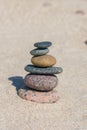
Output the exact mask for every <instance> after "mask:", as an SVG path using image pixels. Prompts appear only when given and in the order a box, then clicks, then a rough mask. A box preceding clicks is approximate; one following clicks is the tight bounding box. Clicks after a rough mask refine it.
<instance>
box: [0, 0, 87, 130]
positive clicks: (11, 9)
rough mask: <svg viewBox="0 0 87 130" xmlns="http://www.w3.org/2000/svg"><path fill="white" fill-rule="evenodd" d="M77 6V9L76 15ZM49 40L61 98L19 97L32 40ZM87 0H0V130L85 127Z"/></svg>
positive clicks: (86, 127) (62, 129) (49, 129)
mask: <svg viewBox="0 0 87 130" xmlns="http://www.w3.org/2000/svg"><path fill="white" fill-rule="evenodd" d="M78 10H81V11H83V12H81V11H80V13H76V11H77V12H78ZM43 40H49V41H52V42H53V46H52V47H50V54H51V55H53V56H55V57H56V59H57V64H56V66H61V67H62V68H63V69H64V72H63V73H62V74H60V75H58V78H59V85H58V87H57V88H56V89H57V90H58V92H59V96H60V100H59V101H58V102H57V103H55V104H39V103H33V102H29V101H25V100H22V99H21V98H20V97H19V96H18V95H17V91H16V88H18V87H21V86H22V84H23V79H22V78H23V77H24V76H25V75H26V74H27V72H25V71H24V66H25V65H27V64H28V63H30V59H31V55H30V54H29V51H30V50H32V49H33V48H34V47H33V44H34V43H35V42H38V41H43ZM86 40H87V0H0V130H87V125H86V124H87V111H86V110H87V100H86V99H87V95H86V94H87V45H86V44H85V43H84V42H85V41H86Z"/></svg>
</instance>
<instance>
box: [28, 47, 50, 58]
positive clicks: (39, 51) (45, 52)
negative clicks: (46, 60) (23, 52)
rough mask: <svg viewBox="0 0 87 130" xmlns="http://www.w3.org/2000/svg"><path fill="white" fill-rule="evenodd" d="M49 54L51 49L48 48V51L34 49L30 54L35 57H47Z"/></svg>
mask: <svg viewBox="0 0 87 130" xmlns="http://www.w3.org/2000/svg"><path fill="white" fill-rule="evenodd" d="M48 52H49V49H48V48H46V49H38V48H37V49H34V50H32V51H31V52H30V53H31V55H34V56H41V55H45V54H47V53H48Z"/></svg>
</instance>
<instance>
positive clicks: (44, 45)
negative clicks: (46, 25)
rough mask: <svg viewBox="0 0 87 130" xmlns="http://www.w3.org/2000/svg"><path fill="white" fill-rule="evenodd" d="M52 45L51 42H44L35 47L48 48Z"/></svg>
mask: <svg viewBox="0 0 87 130" xmlns="http://www.w3.org/2000/svg"><path fill="white" fill-rule="evenodd" d="M51 45H52V43H51V42H49V41H43V42H37V43H35V44H34V46H35V47H38V48H48V47H50V46H51Z"/></svg>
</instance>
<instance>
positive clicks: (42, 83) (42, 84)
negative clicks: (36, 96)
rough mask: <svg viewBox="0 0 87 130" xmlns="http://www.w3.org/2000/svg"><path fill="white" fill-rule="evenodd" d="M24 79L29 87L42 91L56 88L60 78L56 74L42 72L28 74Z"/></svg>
mask: <svg viewBox="0 0 87 130" xmlns="http://www.w3.org/2000/svg"><path fill="white" fill-rule="evenodd" d="M24 81H25V84H26V86H27V87H29V88H32V89H35V90H40V91H50V90H52V89H53V88H55V87H56V86H57V83H58V79H57V77H56V76H55V75H40V74H39V75H37V74H28V75H26V76H25V79H24Z"/></svg>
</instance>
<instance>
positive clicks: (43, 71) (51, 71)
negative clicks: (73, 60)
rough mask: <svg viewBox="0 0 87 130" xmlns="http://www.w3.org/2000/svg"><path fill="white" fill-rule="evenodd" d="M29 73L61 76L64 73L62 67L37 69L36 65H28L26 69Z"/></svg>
mask: <svg viewBox="0 0 87 130" xmlns="http://www.w3.org/2000/svg"><path fill="white" fill-rule="evenodd" d="M25 70H26V71H27V72H31V73H32V74H59V73H61V72H62V71H63V69H62V68H61V67H47V68H42V67H36V66H34V65H27V66H26V67H25Z"/></svg>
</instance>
